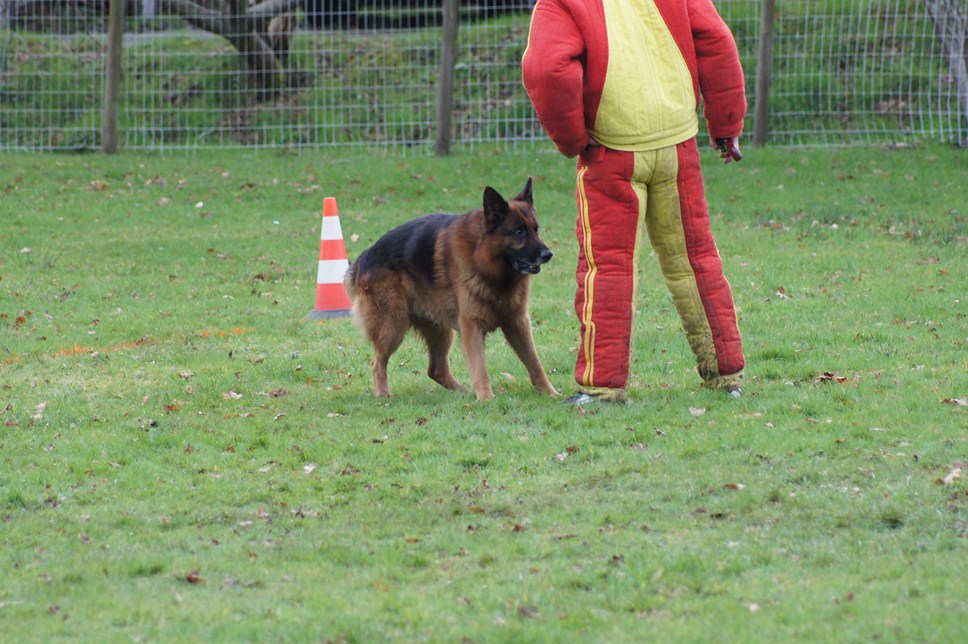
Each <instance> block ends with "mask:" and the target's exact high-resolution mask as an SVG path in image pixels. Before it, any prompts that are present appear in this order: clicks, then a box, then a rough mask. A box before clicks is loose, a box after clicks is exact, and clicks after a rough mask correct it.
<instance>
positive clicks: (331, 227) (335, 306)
mask: <svg viewBox="0 0 968 644" xmlns="http://www.w3.org/2000/svg"><path fill="white" fill-rule="evenodd" d="M349 267H350V264H349V262H348V261H347V259H346V245H345V244H344V243H343V229H342V227H341V226H340V224H339V210H338V209H337V208H336V198H335V197H326V198H325V199H323V228H322V231H321V233H320V235H319V270H318V272H317V274H316V308H314V309H313V310H312V312H310V314H309V317H310V318H311V319H314V320H319V319H330V318H343V317H347V316H348V315H349V314H350V309H351V308H352V306H353V303H352V302H350V298H349V295H347V293H346V287H345V286H343V276H344V275H345V274H346V271H347V269H349Z"/></svg>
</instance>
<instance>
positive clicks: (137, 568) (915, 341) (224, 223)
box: [0, 148, 968, 642]
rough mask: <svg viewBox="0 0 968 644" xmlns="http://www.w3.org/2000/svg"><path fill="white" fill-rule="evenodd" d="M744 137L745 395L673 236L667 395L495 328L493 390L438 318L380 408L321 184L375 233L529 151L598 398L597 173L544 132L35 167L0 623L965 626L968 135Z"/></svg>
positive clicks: (106, 637) (380, 631) (512, 634)
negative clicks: (318, 309) (684, 305)
mask: <svg viewBox="0 0 968 644" xmlns="http://www.w3.org/2000/svg"><path fill="white" fill-rule="evenodd" d="M746 152H747V153H748V154H747V159H746V160H744V161H743V162H742V163H740V164H732V165H730V166H728V167H723V166H720V165H717V164H716V163H715V154H714V153H713V152H708V153H706V154H707V156H706V160H707V161H708V163H707V168H706V171H707V174H706V179H707V185H708V192H709V198H710V202H711V204H712V216H713V226H714V229H715V231H716V234H717V239H718V241H719V246H720V251H721V254H722V256H723V259H724V262H725V265H726V269H727V274H728V277H729V278H730V280H731V283H732V285H733V288H734V292H735V296H736V301H737V305H738V307H739V310H740V318H741V330H742V331H743V334H744V340H745V344H746V351H747V356H748V362H749V366H748V372H747V373H748V379H747V387H746V389H747V395H746V397H745V398H743V399H742V400H739V401H735V400H732V399H728V398H726V397H724V396H722V395H719V394H717V393H715V392H710V391H706V390H703V389H701V388H700V387H699V382H698V377H697V376H696V375H695V372H694V363H693V360H692V358H691V355H690V354H689V351H688V348H687V346H686V342H685V339H684V337H683V336H682V334H681V332H680V331H679V330H678V322H677V319H676V317H675V313H674V311H673V309H672V307H671V304H670V301H669V297H668V295H667V294H666V292H665V290H664V286H663V285H662V283H661V279H659V277H658V272H657V268H656V265H655V262H654V259H653V258H652V257H650V255H649V253H648V252H645V253H643V266H642V279H641V282H640V299H639V301H638V305H639V315H638V317H637V321H636V336H635V345H634V349H635V351H634V360H633V367H632V368H633V376H632V389H631V397H632V399H633V400H632V404H630V405H628V406H625V407H600V408H595V407H592V408H586V409H584V410H578V409H574V408H567V407H562V406H560V405H558V404H556V403H555V402H553V401H552V400H550V399H548V398H546V397H542V396H539V395H537V394H536V393H534V392H533V390H532V389H531V387H530V384H529V383H528V380H527V376H526V374H525V372H524V369H523V367H522V366H521V365H520V363H518V362H517V360H516V359H515V358H514V357H513V355H512V354H511V352H510V350H509V349H508V347H507V346H505V344H504V343H503V341H502V340H501V339H500V337H497V336H495V337H491V338H490V339H489V343H488V366H489V370H490V373H491V376H492V378H493V380H494V381H495V385H496V389H497V399H496V400H494V401H491V402H489V403H477V402H475V400H474V398H473V396H472V395H470V394H459V393H454V392H449V391H445V390H443V389H441V388H439V387H438V386H437V385H435V384H434V383H432V382H431V381H430V380H429V379H428V378H427V377H426V376H425V375H423V374H424V371H425V369H426V357H425V355H424V352H423V350H422V349H421V347H420V345H419V343H418V342H417V340H416V339H413V338H411V339H409V340H408V341H407V342H405V343H404V346H403V347H402V348H401V350H400V351H399V352H398V353H397V354H396V355H395V356H394V358H393V360H392V361H391V373H390V386H391V389H392V390H393V392H394V394H395V395H394V397H393V398H392V399H390V400H389V401H383V400H376V399H374V398H373V397H372V395H371V390H370V375H369V367H368V361H369V356H370V352H369V349H368V347H367V345H366V343H365V342H364V341H363V339H362V338H361V336H360V334H359V333H358V331H357V330H356V328H355V327H354V326H353V324H352V323H351V322H350V321H349V320H334V321H328V322H322V323H317V322H312V321H308V320H307V319H306V316H307V314H308V313H309V312H310V310H311V309H312V308H313V304H314V302H313V293H314V286H315V274H316V273H315V271H316V259H317V252H318V251H317V248H318V239H319V223H320V219H319V213H320V209H321V205H322V200H323V197H325V196H336V197H337V198H338V205H339V208H340V219H341V223H342V228H343V232H344V236H345V238H346V245H347V249H348V253H349V255H350V257H351V258H353V257H355V256H356V255H358V254H359V253H360V252H361V251H362V250H363V249H364V248H365V247H366V246H367V245H368V244H369V243H371V242H372V241H373V240H374V239H376V237H377V236H379V235H380V234H382V232H384V231H386V230H387V229H389V228H390V227H392V226H394V225H396V224H398V223H400V222H402V221H404V220H406V219H409V218H411V217H414V216H417V215H419V214H423V213H425V212H431V211H441V210H442V211H448V212H459V211H464V210H466V209H470V208H472V207H475V206H476V205H477V204H478V203H479V202H480V195H481V191H482V189H483V187H484V186H485V185H493V186H494V187H496V188H497V189H498V190H500V191H502V192H503V193H505V194H514V193H515V192H516V191H517V190H518V189H519V188H520V187H521V185H522V184H523V181H524V178H525V176H526V175H528V174H532V175H534V176H535V178H536V183H535V198H536V201H537V207H538V211H539V218H540V221H541V225H542V231H543V236H544V238H545V240H546V241H547V242H548V243H549V244H550V246H551V247H552V248H553V250H554V251H555V259H554V260H553V261H552V262H551V264H550V265H549V266H548V267H547V269H546V270H543V271H542V273H541V274H540V275H538V276H537V277H536V278H535V281H534V288H533V301H532V316H533V320H534V325H535V337H536V342H537V345H538V349H539V352H540V354H541V356H542V359H543V361H544V364H545V366H546V368H547V369H548V370H549V371H550V375H551V379H552V382H553V383H554V384H555V385H556V386H557V387H558V388H559V389H560V390H562V391H563V392H565V393H570V392H571V391H573V388H574V384H573V381H572V376H571V372H572V369H573V366H574V357H575V356H574V351H575V347H576V346H577V324H576V321H575V319H574V313H573V311H572V300H573V290H574V266H575V253H576V251H575V242H574V237H573V222H574V217H575V214H574V203H573V196H572V190H573V181H574V177H573V173H574V170H573V165H572V162H571V161H567V160H564V159H562V158H560V157H558V156H556V155H554V154H551V153H549V152H547V151H546V148H542V149H541V150H535V151H532V152H524V153H520V154H516V155H513V156H507V155H501V154H496V153H492V152H491V151H489V150H482V151H481V153H480V154H479V155H477V156H457V157H453V158H448V159H428V158H419V159H412V158H405V157H396V156H386V157H380V156H371V157H363V156H354V154H358V153H347V154H344V155H342V156H340V155H337V154H334V153H333V152H332V151H328V152H325V153H315V152H310V153H302V154H290V153H272V152H263V153H260V154H255V153H248V152H243V153H240V152H231V153H228V152H218V151H210V152H206V153H204V154H199V155H197V156H194V157H186V156H175V155H170V156H158V155H149V154H121V155H118V156H111V157H105V156H37V155H21V154H9V155H5V156H3V157H0V177H3V178H2V180H0V189H2V190H3V200H2V208H3V212H2V214H0V218H2V221H3V225H2V226H0V571H2V574H3V580H4V581H3V584H0V632H5V633H13V632H16V633H17V634H18V639H19V640H21V641H37V642H41V641H45V642H46V641H52V640H57V639H61V640H68V639H69V640H72V641H79V640H80V641H123V640H129V639H138V640H141V639H143V640H146V641H184V640H186V639H190V640H198V641H205V640H216V641H242V640H256V639H258V640H275V641H279V640H289V641H306V640H317V641H318V640H331V641H359V642H365V641H379V640H386V639H394V640H400V641H424V640H430V641H456V640H461V639H463V638H469V639H471V640H475V641H576V640H578V641H696V642H699V641H702V642H705V641H710V640H719V641H729V642H748V641H788V640H800V641H861V640H870V639H884V640H888V641H953V640H957V639H960V637H959V636H962V637H963V635H964V633H965V625H964V615H965V612H966V610H968V591H966V590H965V585H964V583H963V580H964V578H965V576H966V574H968V565H966V561H968V557H966V546H968V487H966V482H965V480H966V479H965V477H964V475H963V476H962V477H961V478H954V477H953V476H952V474H953V472H954V471H955V469H956V467H957V464H959V463H964V462H965V461H966V460H968V440H966V436H968V432H966V429H968V416H966V408H965V405H964V399H965V397H966V396H968V375H966V374H968V357H966V356H968V352H966V349H968V321H966V310H965V303H964V298H965V286H964V285H965V284H968V264H966V262H965V259H964V258H965V253H966V243H968V225H966V213H965V210H964V208H965V206H964V204H965V203H968V192H966V191H968V189H966V186H968V165H966V164H965V157H964V152H959V151H957V150H954V149H949V148H924V149H918V150H904V151H893V152H892V151H886V150H873V149H871V150H860V151H858V150H835V151H824V152H816V151H811V152H803V153H801V152H785V151H777V150H754V149H749V150H747V151H746ZM453 363H454V370H455V373H456V374H457V376H458V378H459V379H462V380H464V381H465V382H466V380H467V374H466V369H465V368H464V365H463V361H462V359H461V357H460V352H459V351H456V350H455V352H454V355H453ZM825 374H826V375H825ZM239 395H240V396H241V397H238V396H239ZM959 401H960V402H959ZM946 477H948V478H949V479H950V480H949V482H948V483H945V478H946Z"/></svg>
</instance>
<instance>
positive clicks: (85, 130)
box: [0, 0, 968, 153]
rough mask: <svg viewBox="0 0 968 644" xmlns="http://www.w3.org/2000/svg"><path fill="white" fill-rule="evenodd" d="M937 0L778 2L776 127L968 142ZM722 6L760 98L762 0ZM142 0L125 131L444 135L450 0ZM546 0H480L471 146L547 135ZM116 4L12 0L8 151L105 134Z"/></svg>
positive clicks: (469, 36)
mask: <svg viewBox="0 0 968 644" xmlns="http://www.w3.org/2000/svg"><path fill="white" fill-rule="evenodd" d="M965 1H966V0H933V2H934V3H935V4H937V3H939V2H940V3H943V4H944V3H946V4H948V5H951V6H952V7H953V9H952V10H951V13H952V15H953V16H954V18H953V19H956V18H957V17H958V15H960V16H962V17H963V16H964V14H965ZM931 2H932V0H925V1H918V0H777V5H776V6H777V12H776V21H775V24H774V27H775V34H774V37H773V42H774V45H773V57H772V76H771V83H770V87H771V90H770V94H769V97H770V116H769V132H770V134H769V143H770V144H776V145H791V146H794V145H795V146H808V145H852V144H875V143H915V142H918V141H922V140H935V141H960V140H962V139H965V137H966V133H968V119H966V116H965V112H966V110H968V107H966V106H964V105H961V104H960V102H959V72H958V70H957V69H956V66H955V65H953V63H952V61H953V60H954V59H953V57H952V56H951V54H950V51H951V42H950V38H949V39H948V40H947V41H946V40H944V39H943V38H941V37H940V36H939V33H941V32H940V31H939V27H938V24H937V21H932V16H931V15H929V13H928V10H927V7H928V5H929V4H931ZM715 4H716V6H717V7H718V9H719V10H720V13H722V15H723V17H724V18H725V19H726V20H727V22H728V23H729V24H730V26H731V27H732V29H733V31H734V34H735V36H736V39H737V43H738V45H739V48H740V52H741V55H742V58H743V62H744V67H745V69H746V71H747V84H748V92H749V95H750V99H751V103H752V101H753V100H754V99H755V87H754V83H753V78H754V77H755V74H754V71H755V69H756V66H757V60H756V52H757V44H758V42H759V39H760V6H761V0H718V1H717V2H716V3H715ZM124 5H125V9H126V14H127V17H126V19H125V22H124V26H125V35H124V39H123V52H122V80H121V91H120V105H119V109H118V113H119V121H120V123H119V132H120V137H121V141H120V147H121V148H127V149H162V150H164V149H194V148H199V147H239V146H248V147H327V146H365V147H374V148H394V149H397V148H405V149H411V150H415V151H417V152H420V153H429V152H432V151H433V150H434V139H435V127H436V109H437V90H438V87H439V85H440V83H439V78H440V76H439V75H440V50H441V42H442V26H441V0H395V1H391V0H357V1H352V0H265V1H263V2H258V1H256V0H194V2H188V0H125V2H124ZM532 5H533V0H463V1H462V2H461V3H460V6H461V11H460V28H459V38H458V50H457V52H458V53H457V66H456V69H455V72H454V73H455V84H454V87H455V96H454V105H453V114H452V130H453V131H452V137H453V146H454V147H455V148H457V149H466V148H468V147H473V146H475V145H477V144H480V143H498V144H502V145H508V146H517V145H530V144H532V143H534V142H536V141H541V142H543V141H545V136H544V134H543V132H542V130H541V127H540V125H539V124H538V123H537V120H536V119H535V117H534V114H533V111H532V109H531V105H530V103H529V101H528V99H527V96H526V95H525V93H524V90H523V87H522V85H521V79H520V60H521V55H522V54H523V51H524V48H525V46H526V44H527V32H528V23H529V15H530V8H531V6H532ZM108 7H109V2H108V0H0V149H5V150H13V149H29V150H55V149H76V150H80V149H97V148H98V147H99V146H100V144H101V117H102V110H103V100H104V99H103V94H104V69H105V60H106V58H107V47H108V46H107V43H108V37H107V24H108ZM959 11H960V14H959V13H958V12H959ZM953 24H954V26H955V29H954V33H955V36H956V37H957V33H958V29H959V26H958V24H957V22H955V23H953ZM950 26H951V25H948V27H950ZM960 28H961V38H962V40H961V47H962V53H963V52H964V49H965V44H964V42H965V41H964V28H963V26H962V27H960ZM949 30H950V29H949ZM946 46H947V47H948V48H947V49H945V47H946ZM955 46H957V44H956V45H955ZM946 52H947V53H946ZM963 58H964V55H962V62H964V61H963ZM962 67H963V66H962ZM961 73H963V71H962V72H961ZM751 119H752V116H750V120H751ZM747 126H748V127H747V131H750V130H751V127H752V123H751V122H748V124H747Z"/></svg>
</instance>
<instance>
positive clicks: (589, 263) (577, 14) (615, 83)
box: [522, 0, 746, 404]
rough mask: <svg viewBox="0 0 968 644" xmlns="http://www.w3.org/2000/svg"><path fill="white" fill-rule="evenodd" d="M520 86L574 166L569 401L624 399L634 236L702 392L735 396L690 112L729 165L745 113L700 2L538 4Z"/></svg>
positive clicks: (737, 81) (735, 350)
mask: <svg viewBox="0 0 968 644" xmlns="http://www.w3.org/2000/svg"><path fill="white" fill-rule="evenodd" d="M522 73H523V81H524V86H525V89H526V90H527V93H528V96H529V98H530V99H531V102H532V104H533V105H534V108H535V111H536V113H537V115H538V120H539V121H540V122H541V125H542V126H543V127H544V129H545V131H546V132H547V133H548V135H549V136H550V137H551V140H552V141H553V142H554V143H555V145H556V146H557V148H558V150H559V151H560V152H561V153H562V154H564V155H565V156H567V157H569V158H570V157H575V156H577V157H578V163H577V172H578V178H577V189H576V197H577V203H578V221H577V237H578V248H579V252H578V270H577V281H578V287H577V291H576V294H575V312H576V313H577V315H578V319H579V322H580V331H581V346H580V347H579V351H578V360H577V364H576V366H575V380H576V381H577V383H578V386H579V392H578V393H577V394H576V395H575V396H572V397H571V398H569V399H568V400H567V401H566V402H569V403H572V404H586V403H589V402H593V401H596V400H602V401H614V402H624V401H625V400H626V389H627V386H628V378H629V358H630V353H631V339H632V311H633V300H634V298H635V287H636V264H637V258H638V255H639V252H640V246H641V234H640V233H641V230H642V228H643V225H642V224H643V223H644V228H645V230H646V232H647V234H648V237H649V241H650V243H651V245H652V248H653V250H654V252H655V254H656V257H657V259H658V262H659V266H660V268H661V271H662V274H663V277H664V278H665V282H666V285H667V287H668V289H669V291H670V292H671V294H672V298H673V302H674V303H675V307H676V310H677V311H678V313H679V316H680V318H681V320H682V326H683V329H684V330H685V333H686V337H687V338H688V341H689V346H690V348H691V349H692V351H693V353H694V354H695V355H696V359H697V362H698V371H699V375H700V376H701V377H702V379H703V384H704V385H705V386H707V387H710V388H714V389H721V390H723V391H725V392H728V393H729V394H730V395H732V396H741V395H742V388H741V383H742V376H743V368H744V366H745V358H744V356H743V347H742V341H741V339H740V333H739V326H738V324H737V319H736V309H735V306H734V304H733V295H732V291H731V290H730V286H729V283H728V282H727V281H726V277H725V276H724V274H723V266H722V261H721V259H720V257H719V251H718V249H717V247H716V242H715V241H714V239H713V236H712V232H711V230H710V225H709V208H708V206H707V204H706V197H705V191H704V188H703V179H702V173H701V171H700V165H699V149H698V146H697V143H696V135H697V133H698V131H699V119H698V115H697V111H698V105H699V98H700V96H701V97H702V103H703V114H704V116H705V119H706V125H707V130H708V132H709V135H710V139H711V142H712V143H713V145H714V146H716V147H719V148H720V150H721V151H723V154H722V157H723V158H724V159H725V160H726V162H727V163H729V161H730V160H732V159H739V158H741V157H742V155H741V154H740V152H739V146H738V137H739V136H740V134H741V133H742V131H743V119H744V117H745V115H746V92H745V83H744V78H743V69H742V67H741V65H740V60H739V53H738V51H737V49H736V43H735V41H734V40H733V36H732V33H731V32H730V30H729V28H728V27H727V26H726V24H725V23H724V22H723V20H722V18H721V17H720V16H719V14H718V12H717V11H716V9H715V7H714V6H713V3H712V2H711V1H710V0H538V2H537V3H536V4H535V7H534V12H533V14H532V18H531V28H530V32H529V35H528V46H527V49H526V51H525V54H524V58H523V61H522Z"/></svg>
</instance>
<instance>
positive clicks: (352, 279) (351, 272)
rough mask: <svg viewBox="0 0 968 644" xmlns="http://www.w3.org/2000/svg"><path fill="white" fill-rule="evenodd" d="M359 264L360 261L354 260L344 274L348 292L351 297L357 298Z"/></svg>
mask: <svg viewBox="0 0 968 644" xmlns="http://www.w3.org/2000/svg"><path fill="white" fill-rule="evenodd" d="M358 266H359V262H353V263H352V264H350V267H349V268H348V269H347V270H346V275H344V276H343V286H345V287H346V294H347V295H349V296H350V299H351V300H352V299H356V269H357V267H358Z"/></svg>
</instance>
